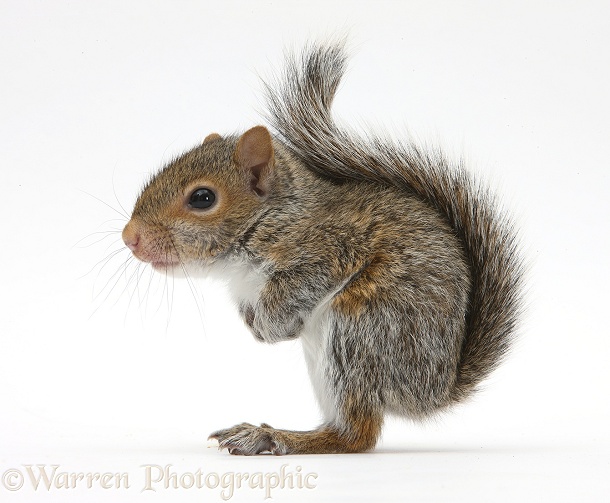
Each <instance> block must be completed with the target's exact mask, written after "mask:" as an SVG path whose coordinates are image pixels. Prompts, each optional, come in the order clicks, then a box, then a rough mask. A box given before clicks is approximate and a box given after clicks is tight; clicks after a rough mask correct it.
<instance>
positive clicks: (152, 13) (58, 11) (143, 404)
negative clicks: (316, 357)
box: [0, 0, 610, 502]
mask: <svg viewBox="0 0 610 503" xmlns="http://www.w3.org/2000/svg"><path fill="white" fill-rule="evenodd" d="M609 20H610V9H609V8H608V2H593V1H578V2H576V1H575V2H568V1H565V0H562V1H556V2H546V1H542V0H529V1H511V2H489V1H480V2H476V1H458V2H455V1H438V0H432V1H430V0H428V1H403V2H398V1H397V2H389V1H376V2H372V1H371V2H365V1H350V2H346V1H328V0H326V1H313V0H310V1H308V2H294V1H284V2H269V1H260V2H236V1H224V2H219V1H216V2H211V1H210V2H187V1H179V2H169V1H166V2H162V1H147V2H136V1H131V2H128V1H104V2H77V1H74V2H68V1H64V2H58V1H56V2H53V1H46V2H43V1H39V2H35V1H19V2H17V1H15V2H9V1H6V0H4V1H3V2H2V3H1V4H0V34H1V37H2V43H1V45H0V68H1V70H0V71H1V78H0V107H1V108H0V113H1V119H2V120H1V122H0V128H1V129H0V152H1V154H0V155H1V158H0V159H1V169H2V177H1V178H0V180H1V183H0V191H1V193H2V197H1V198H0V215H1V217H0V218H1V224H2V225H1V229H2V246H1V247H0V264H2V270H3V273H2V279H1V281H0V285H1V286H0V288H1V290H0V294H1V299H0V300H1V302H0V312H1V315H0V475H4V476H5V480H7V479H8V478H10V477H8V475H6V473H7V472H8V470H11V469H19V470H21V471H22V472H23V473H25V468H24V467H23V465H27V464H33V465H36V464H45V465H47V467H50V466H51V465H52V464H57V465H60V468H59V471H63V472H76V473H78V472H83V473H87V472H92V473H94V472H112V473H115V472H127V473H128V474H129V482H130V485H131V487H130V488H129V489H112V490H103V489H99V488H92V489H87V488H80V489H74V490H66V489H51V490H50V491H47V490H46V489H44V490H43V489H42V488H39V489H38V490H37V491H35V490H34V489H32V487H31V484H30V483H29V481H28V480H27V479H26V480H25V482H24V486H23V487H22V488H21V489H20V490H17V491H13V492H11V491H8V490H7V489H5V487H3V486H2V485H1V483H0V500H2V501H9V502H21V501H29V502H32V501H42V502H47V501H85V500H86V501H131V500H142V501H147V500H149V501H162V500H166V501H167V500H171V501H182V500H186V501H217V500H220V490H219V489H216V490H212V489H201V490H197V489H188V490H187V489H172V488H169V489H165V488H163V486H162V485H159V486H157V491H156V492H153V491H145V492H141V489H142V488H143V483H144V472H143V469H142V468H141V465H146V464H157V465H162V466H165V465H167V464H172V465H174V468H173V469H175V470H176V471H177V472H178V473H179V474H180V473H184V472H194V471H196V470H197V469H198V468H200V469H202V470H203V471H204V472H206V473H209V472H216V473H218V474H223V473H236V472H250V473H253V472H257V471H260V472H262V473H270V472H274V471H277V470H279V468H280V466H281V465H282V463H288V465H289V466H288V469H289V470H292V471H293V472H294V473H296V471H295V470H297V467H298V466H300V467H301V470H302V473H305V472H309V473H315V474H317V476H318V478H317V479H316V486H317V487H316V488H315V489H312V490H307V489H302V490H297V489H292V490H290V489H285V490H283V491H279V490H276V491H275V492H274V493H273V494H272V496H274V498H273V500H275V501H293V500H300V501H341V500H348V501H435V502H438V501H466V500H468V501H602V500H606V499H607V498H609V497H610V482H609V481H608V476H607V475H608V473H610V445H609V444H610V434H609V431H608V424H609V423H610V405H609V399H608V397H609V391H610V389H609V378H610V371H609V361H610V360H609V356H610V342H609V330H608V323H607V321H606V318H607V304H608V300H609V296H608V293H607V285H608V282H609V280H610V274H609V265H608V246H609V244H610V241H609V222H608V219H609V217H610V203H609V201H608V199H609V196H610V190H609V187H610V186H609V177H608V162H609V161H608V160H609V159H610V141H609V140H610V135H609V133H610V128H609V126H608V117H609V116H610V98H609V89H610V78H609V71H610V70H609V69H610V58H609V55H610V29H609V26H608V23H609ZM345 32H349V34H350V47H351V52H352V53H353V57H352V59H351V61H350V70H349V73H348V75H347V77H346V79H345V81H344V82H343V86H342V88H341V90H340V95H339V96H338V98H337V101H336V113H337V115H339V116H340V117H341V118H342V120H345V121H347V122H349V123H351V124H352V125H354V126H359V127H360V126H362V125H367V127H369V126H371V127H373V128H374V129H375V130H378V131H379V130H386V131H388V132H389V133H390V134H393V135H397V136H398V135H402V134H404V133H405V132H406V131H407V130H408V131H410V132H411V133H412V134H414V135H415V136H416V137H418V138H420V139H421V140H423V141H426V142H431V143H440V144H442V145H444V147H445V148H446V149H447V150H448V151H449V152H450V153H451V154H452V155H455V156H456V157H457V156H464V157H465V158H466V159H467V160H468V162H469V165H470V166H471V167H472V169H473V171H475V172H477V173H478V174H479V175H480V176H481V177H483V178H484V179H486V180H488V181H489V183H490V184H491V185H492V186H493V187H494V188H495V189H496V190H497V191H498V192H499V193H500V194H502V196H503V200H504V201H505V203H506V206H507V207H508V208H509V209H510V210H511V211H512V212H513V213H514V214H515V216H516V219H517V221H518V223H519V226H520V228H521V229H522V235H523V241H524V244H525V249H526V253H527V256H528V259H529V260H530V262H531V274H530V287H529V294H528V302H529V310H528V316H527V319H526V321H525V323H524V325H523V330H522V335H521V338H520V341H519V343H518V344H517V345H516V347H515V350H514V351H513V353H512V356H511V357H510V359H509V360H508V361H507V362H506V363H505V364H504V365H503V366H502V367H501V369H499V371H498V372H496V373H495V374H494V376H493V377H492V378H491V379H490V380H489V381H487V383H486V385H485V387H484V390H483V392H482V393H480V394H479V395H478V396H477V397H476V398H475V399H473V400H472V401H471V402H470V403H468V404H466V405H464V406H462V407H460V408H458V409H456V410H454V411H453V412H452V413H450V414H448V415H445V416H443V417H440V418H438V419H437V420H435V421H431V422H430V423H428V424H425V425H416V424H412V423H408V422H403V421H396V420H389V421H388V423H387V424H386V428H385V430H384V437H383V440H382V442H381V443H380V444H379V446H378V448H377V449H376V451H374V452H373V453H368V454H363V455H350V456H307V457H286V458H283V459H280V458H275V457H271V456H260V457H256V458H240V457H233V456H229V455H228V454H226V452H218V451H217V450H216V448H215V447H214V444H213V443H212V442H207V441H206V437H207V435H208V434H209V433H210V432H211V431H213V430H215V429H217V428H221V427H226V426H230V425H232V424H234V423H236V422H241V421H249V422H254V423H258V422H261V421H266V422H269V423H271V424H272V425H274V426H278V427H284V428H296V429H306V428H311V427H313V426H315V425H316V424H317V422H318V421H319V414H318V410H317V408H316V405H315V402H314V400H313V396H312V392H311V390H310V385H309V382H308V377H307V374H306V369H305V366H304V362H303V358H302V354H301V349H300V345H299V343H298V342H295V343H284V344H279V345H276V346H264V345H260V344H257V343H256V342H255V341H254V340H253V338H252V337H251V336H250V335H249V334H248V333H247V332H246V330H245V329H244V328H243V326H242V325H241V323H240V321H239V320H238V319H237V316H236V314H235V312H234V311H233V309H232V308H231V307H230V306H229V305H228V303H227V300H226V298H225V296H224V293H223V291H222V287H221V285H218V284H212V283H205V282H200V281H197V282H195V283H194V284H192V285H190V286H189V284H188V283H187V282H186V281H185V280H178V279H176V280H171V279H169V280H166V279H164V278H161V277H158V276H156V275H152V274H151V273H150V271H149V270H148V269H145V268H140V269H139V270H137V269H136V267H135V265H134V264H129V265H127V267H125V263H126V260H127V258H128V257H129V254H128V253H127V251H126V250H122V251H119V252H118V253H117V254H116V255H112V253H114V251H115V250H121V242H120V230H121V228H122V226H123V225H124V224H125V222H126V217H125V216H122V215H121V213H123V210H122V209H121V206H122V207H123V208H125V210H127V213H129V211H130V208H131V206H132V204H133V202H134V200H135V197H136V196H137V193H138V190H139V189H140V187H141V185H142V184H143V182H144V180H145V179H146V177H147V176H148V174H149V173H151V172H154V171H155V170H156V169H158V168H159V167H160V166H162V165H163V163H164V162H167V161H168V160H170V159H171V158H172V157H173V156H175V155H177V154H179V153H180V152H183V151H184V150H186V149H188V148H190V147H192V146H193V145H194V144H196V143H197V142H199V141H200V140H201V139H202V138H203V137H204V136H205V135H207V134H208V133H210V132H213V131H217V132H220V133H228V132H234V131H242V130H244V129H246V128H248V127H250V126H253V125H255V124H257V123H260V122H261V119H260V116H259V112H260V111H261V110H262V107H263V104H262V100H261V92H260V91H261V85H260V81H259V75H263V76H265V75H271V74H272V71H273V69H274V68H275V69H277V68H279V67H281V61H282V53H283V50H284V48H285V47H296V48H298V47H300V46H301V45H302V44H303V43H304V42H305V41H307V40H311V39H318V38H324V37H327V36H328V35H332V34H336V33H345ZM111 207H112V208H111ZM115 210H118V211H115ZM106 231H110V232H108V233H106ZM135 271H139V274H140V276H139V281H136V276H134V275H133V274H134V272H135ZM49 469H50V468H49ZM11 480H13V479H11ZM9 482H10V481H9ZM263 498H264V492H263V491H261V490H259V489H253V488H248V487H245V488H242V489H241V490H238V491H236V494H235V495H234V496H233V498H232V500H234V501H263Z"/></svg>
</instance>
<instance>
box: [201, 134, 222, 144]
mask: <svg viewBox="0 0 610 503" xmlns="http://www.w3.org/2000/svg"><path fill="white" fill-rule="evenodd" d="M221 139H222V136H220V135H219V134H218V133H210V134H209V135H207V136H206V137H205V138H204V139H203V143H207V142H209V141H212V140H221Z"/></svg>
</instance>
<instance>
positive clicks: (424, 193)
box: [264, 43, 524, 402]
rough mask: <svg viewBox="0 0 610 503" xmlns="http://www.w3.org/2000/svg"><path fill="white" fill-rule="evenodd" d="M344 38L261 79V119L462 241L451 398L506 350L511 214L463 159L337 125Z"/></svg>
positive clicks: (514, 243)
mask: <svg viewBox="0 0 610 503" xmlns="http://www.w3.org/2000/svg"><path fill="white" fill-rule="evenodd" d="M346 61H347V58H346V53H345V50H344V47H343V44H342V43H337V44H332V45H328V46H309V47H307V48H306V49H305V50H304V51H303V53H302V54H301V55H300V56H294V55H293V56H289V57H288V60H287V65H286V68H285V70H284V74H283V75H282V78H281V80H280V82H279V85H277V86H272V85H270V84H268V83H264V85H265V88H266V94H267V100H268V107H269V112H268V119H269V121H270V123H271V124H272V125H273V126H274V128H275V129H276V130H277V132H278V133H279V135H280V138H281V139H282V140H283V141H284V142H285V144H286V145H287V146H288V147H289V148H290V149H291V151H292V152H293V154H294V155H296V156H297V157H298V158H299V159H300V160H301V161H302V162H303V163H304V164H305V165H306V166H307V167H308V168H309V169H311V170H313V171H314V172H317V173H318V174H320V175H321V176H325V177H330V178H348V179H354V180H369V181H376V182H382V183H388V184H391V185H393V186H397V187H399V188H402V189H404V190H407V191H409V192H410V193H414V194H416V195H417V196H418V197H420V198H422V199H423V200H425V201H428V203H429V204H430V205H432V206H433V207H435V208H436V209H437V210H438V211H439V212H441V213H442V214H444V215H445V216H446V218H447V220H448V221H449V223H450V225H451V227H452V228H453V229H454V230H455V233H456V234H457V235H458V237H459V238H460V240H461V242H462V243H463V246H464V249H465V252H466V256H467V257H468V260H469V265H470V267H471V271H472V290H471V297H470V309H469V312H468V313H467V318H466V327H467V328H466V330H467V333H466V336H465V339H464V343H463V346H462V352H461V358H460V364H459V368H458V377H457V381H456V386H455V389H454V392H453V400H454V401H456V402H457V401H460V400H461V399H463V398H466V397H467V396H468V395H470V394H471V393H472V392H473V391H474V390H475V388H476V386H477V384H478V383H479V382H480V381H482V380H483V379H484V378H485V377H486V376H487V375H488V374H489V373H490V372H491V371H492V370H493V369H494V368H495V367H496V366H497V365H498V364H499V363H500V361H501V360H502V358H503V356H504V355H505V354H506V352H507V350H508V349H509V346H510V343H511V339H513V336H514V333H515V331H516V328H517V323H518V320H519V317H520V314H521V312H522V307H523V304H522V295H521V292H522V289H523V278H524V265H523V261H522V259H521V257H520V254H519V252H518V240H517V237H516V233H515V231H514V227H513V225H512V224H511V222H510V220H509V218H508V217H507V216H506V215H505V214H503V213H502V212H501V211H500V210H499V207H498V205H497V203H496V201H495V198H494V197H493V196H492V195H491V194H490V193H489V191H488V190H487V189H485V188H484V187H482V186H480V185H479V184H477V183H476V182H474V181H473V179H472V178H471V176H470V175H469V174H468V173H467V172H466V171H465V170H464V168H463V166H462V165H451V164H450V163H449V161H448V160H447V159H446V158H445V157H444V156H443V154H442V153H441V152H440V151H438V150H433V151H427V150H424V149H423V148H421V147H420V146H417V145H415V144H414V143H413V142H411V141H409V142H406V143H390V142H388V141H386V140H383V139H381V138H379V137H376V136H370V137H367V138H362V137H360V138H359V137H358V136H357V135H355V134H352V133H350V132H349V131H347V130H346V129H343V128H341V127H339V126H338V125H337V124H336V123H335V122H334V120H333V119H332V117H331V112H330V108H331V104H332V101H333V98H334V95H335V92H336V90H337V87H338V86H339V83H340V81H341V78H342V76H343V74H344V72H345V68H346Z"/></svg>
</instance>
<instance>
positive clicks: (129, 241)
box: [122, 222, 140, 252]
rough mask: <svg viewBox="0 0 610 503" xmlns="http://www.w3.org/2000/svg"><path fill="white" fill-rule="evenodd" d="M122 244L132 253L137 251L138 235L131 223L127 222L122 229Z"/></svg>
mask: <svg viewBox="0 0 610 503" xmlns="http://www.w3.org/2000/svg"><path fill="white" fill-rule="evenodd" d="M122 237H123V242H124V243H125V245H126V246H127V248H129V249H130V250H131V251H132V252H135V251H136V250H137V249H138V243H139V242H140V234H139V233H138V230H137V229H136V226H135V225H133V223H132V222H129V223H128V224H127V225H126V226H125V228H124V229H123V234H122Z"/></svg>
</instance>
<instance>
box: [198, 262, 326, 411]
mask: <svg viewBox="0 0 610 503" xmlns="http://www.w3.org/2000/svg"><path fill="white" fill-rule="evenodd" d="M209 274H210V276H212V277H214V278H218V279H221V280H223V281H224V282H226V283H227V286H228V289H229V293H230V295H231V298H232V299H233V301H234V302H235V303H236V305H238V306H239V305H240V304H243V303H247V304H251V305H255V304H256V302H257V301H258V298H259V296H260V292H261V290H262V289H263V287H264V286H265V282H266V281H267V278H268V276H267V275H266V274H265V272H264V271H263V270H262V269H258V268H255V267H253V266H252V265H251V264H248V263H246V262H239V261H234V262H233V261H231V262H219V263H216V264H214V265H213V266H212V267H210V268H209ZM334 293H336V292H333V294H331V295H329V296H327V297H326V298H325V299H323V300H322V301H321V302H320V304H318V306H316V308H315V309H314V310H313V311H312V312H311V313H310V314H309V316H308V317H307V318H306V319H305V320H304V322H305V324H304V327H303V331H302V333H301V335H300V339H301V342H302V345H303V352H304V354H305V362H306V363H307V370H308V372H309V377H310V379H311V383H312V385H313V388H314V394H315V396H316V399H317V401H318V404H319V406H320V409H321V411H322V414H323V417H324V421H325V422H333V421H334V420H335V419H336V418H337V408H336V405H335V398H334V394H333V392H332V388H331V387H330V386H329V385H328V379H329V376H330V375H331V374H330V373H331V368H330V367H329V365H328V363H329V357H330V349H329V338H330V335H331V334H330V328H331V327H330V301H331V299H332V297H333V295H334Z"/></svg>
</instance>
